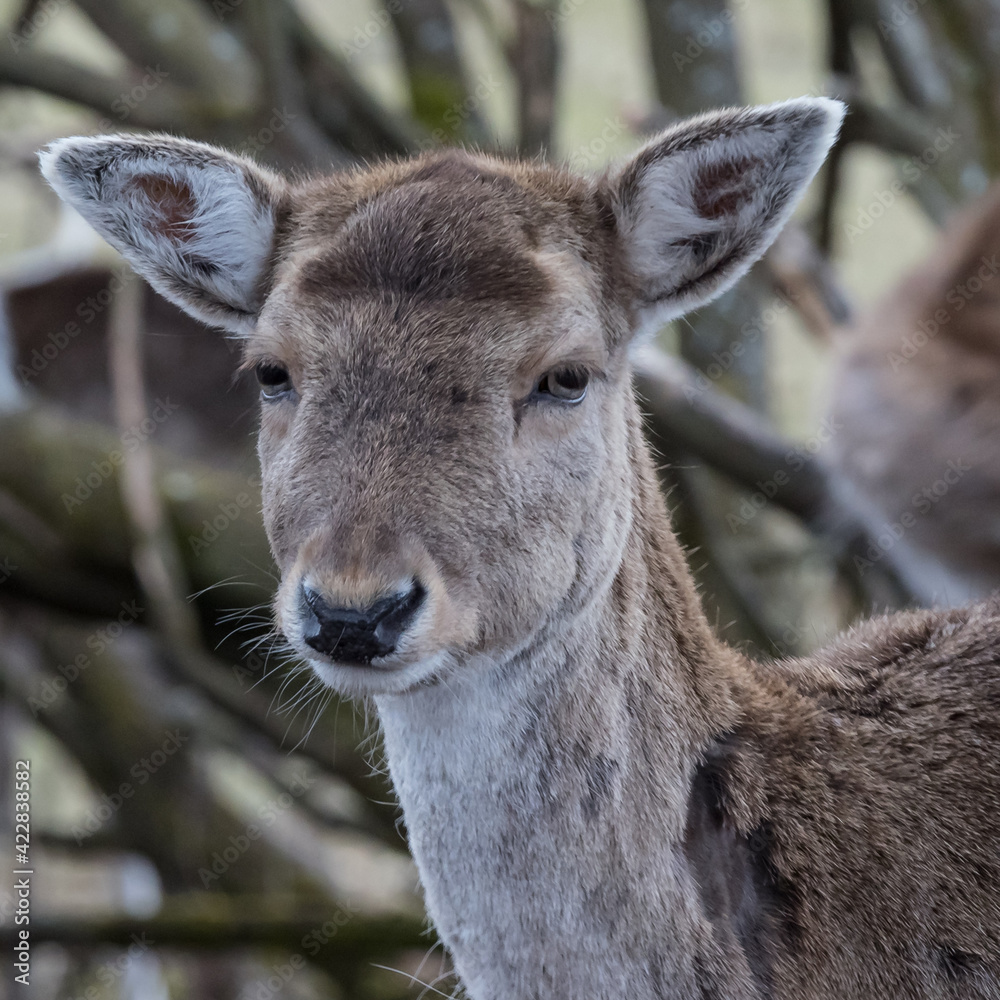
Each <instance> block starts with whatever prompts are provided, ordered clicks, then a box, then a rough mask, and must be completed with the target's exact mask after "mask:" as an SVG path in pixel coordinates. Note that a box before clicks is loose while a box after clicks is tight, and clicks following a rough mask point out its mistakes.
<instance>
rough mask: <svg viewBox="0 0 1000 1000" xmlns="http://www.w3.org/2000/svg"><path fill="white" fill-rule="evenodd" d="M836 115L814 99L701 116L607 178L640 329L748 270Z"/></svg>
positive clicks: (809, 173)
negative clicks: (632, 286) (629, 274)
mask: <svg viewBox="0 0 1000 1000" xmlns="http://www.w3.org/2000/svg"><path fill="white" fill-rule="evenodd" d="M844 110H845V108H844V105H843V104H841V103H840V101H834V100H830V99H828V98H825V97H819V98H800V99H798V100H794V101H784V102H782V103H780V104H769V105H764V106H760V107H755V108H744V109H731V110H726V111H718V112H712V113H709V114H705V115H702V116H700V117H698V118H693V119H691V120H689V121H685V122H682V123H681V124H679V125H677V126H675V127H674V128H671V129H669V130H668V131H666V132H665V133H663V134H662V135H660V136H657V137H656V138H655V139H653V140H651V141H650V142H649V143H647V144H646V145H645V146H644V147H643V148H642V149H640V150H639V152H638V153H636V154H635V155H634V156H633V157H632V158H631V159H630V160H629V161H628V162H627V163H626V164H625V165H624V166H623V167H622V168H620V169H619V170H618V171H617V173H616V174H614V175H613V176H612V177H611V178H610V182H611V196H612V203H613V205H614V211H615V216H616V218H617V223H618V228H619V232H620V234H621V237H622V240H623V243H624V249H625V254H626V258H627V262H628V265H629V270H630V272H631V273H632V275H633V277H634V279H635V281H636V299H637V301H636V307H637V308H636V311H637V314H638V316H639V321H640V323H641V325H642V326H643V327H648V326H651V325H652V324H654V323H656V324H662V323H664V322H666V321H667V320H669V319H673V318H675V317H677V316H680V315H681V314H683V313H685V312H688V311H689V310H691V309H693V308H695V307H696V306H699V305H703V304H704V303H706V302H708V301H709V300H710V299H712V298H714V297H715V296H716V295H719V294H721V293H722V292H723V291H725V290H726V289H727V288H729V287H730V286H731V285H733V284H734V283H735V282H736V281H737V280H738V279H739V278H740V277H742V276H743V274H745V273H746V271H747V270H749V268H750V266H751V264H753V263H754V261H756V260H757V259H758V258H759V257H760V256H761V255H762V254H763V253H764V251H765V250H766V249H767V248H768V246H770V244H771V243H772V241H773V240H774V238H775V237H776V236H777V235H778V233H779V232H780V230H781V228H782V226H783V225H784V224H785V222H786V221H787V220H788V217H789V216H790V215H791V213H792V210H793V209H794V207H795V205H796V203H797V202H798V200H799V198H800V196H801V195H802V193H803V191H804V190H805V188H806V187H807V185H808V184H809V182H810V181H811V180H812V179H813V177H814V176H815V174H816V172H817V170H819V167H820V165H821V164H822V162H823V160H824V159H825V158H826V154H827V152H828V151H829V149H830V147H831V146H832V145H833V143H834V142H835V140H836V138H837V133H838V131H839V129H840V123H841V121H842V119H843V116H844Z"/></svg>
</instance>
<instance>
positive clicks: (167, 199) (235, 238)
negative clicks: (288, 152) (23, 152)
mask: <svg viewBox="0 0 1000 1000" xmlns="http://www.w3.org/2000/svg"><path fill="white" fill-rule="evenodd" d="M39 159H40V161H41V167H42V173H43V174H44V175H45V177H46V179H47V180H48V181H49V183H50V184H51V185H52V187H53V188H54V189H55V190H56V192H57V193H58V194H59V195H60V197H62V198H63V199H64V200H65V201H66V202H68V203H69V204H70V205H72V206H73V207H74V208H75V209H76V210H77V211H78V212H79V213H80V214H81V215H82V216H83V217H84V218H85V219H86V220H87V221H88V222H89V223H90V224H91V225H92V226H93V227H94V228H95V229H96V230H97V231H98V232H99V233H100V234H101V235H102V236H103V237H104V238H105V239H106V240H107V241H108V242H109V243H110V244H111V245H112V246H113V247H115V249H117V250H118V251H119V252H120V253H121V254H122V255H123V256H124V257H125V258H126V259H127V260H128V261H129V263H130V264H132V266H133V267H134V268H135V269H136V271H138V272H139V273H140V274H141V275H143V277H145V278H146V279H147V280H148V281H149V282H150V284H152V285H153V287H154V288H156V289H157V290H158V291H159V292H160V293H161V294H163V295H164V296H165V297H166V298H168V299H170V300H171V301H172V302H174V303H176V304H177V305H179V306H180V307H181V308H182V309H185V310H186V311H187V312H189V313H191V314H192V315H194V316H196V317H198V318H199V319H201V320H204V321H205V322H207V323H210V324H212V325H215V326H221V327H223V328H225V329H227V330H230V331H231V332H234V333H240V334H242V333H246V332H248V331H249V330H250V329H252V328H253V326H254V324H255V322H256V317H257V313H258V311H259V309H260V306H261V302H262V298H263V293H264V290H265V288H266V285H267V283H268V277H269V274H270V271H271V268H272V245H273V242H274V233H275V225H276V219H277V215H278V213H279V209H280V206H281V204H282V200H283V198H284V197H285V191H286V186H285V182H284V181H283V180H282V179H281V178H280V177H277V176H276V175H274V174H271V173H269V172H268V171H265V170H264V169H262V168H261V167H259V166H258V165H257V164H255V163H253V162H252V161H251V160H249V159H246V158H245V157H241V156H237V155H235V154H232V153H229V152H226V151H225V150H222V149H217V148H216V147H213V146H208V145H205V144H204V143H198V142H192V141H189V140H186V139H175V138H173V137H171V136H128V135H120V136H113V135H112V136H94V137H75V138H69V139H61V140H59V141H58V142H54V143H52V144H51V145H50V146H48V147H46V148H45V149H44V150H42V152H41V153H40V154H39Z"/></svg>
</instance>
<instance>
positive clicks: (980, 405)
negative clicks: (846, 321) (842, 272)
mask: <svg viewBox="0 0 1000 1000" xmlns="http://www.w3.org/2000/svg"><path fill="white" fill-rule="evenodd" d="M984 275H985V278H986V280H985V281H981V278H982V276H984ZM928 331H929V335H928ZM836 347H837V352H836V356H837V363H836V367H835V371H834V376H833V406H832V414H831V415H832V419H833V422H834V424H835V426H838V427H839V428H840V430H838V432H837V434H836V436H835V437H834V439H833V440H832V441H831V447H830V449H829V451H830V458H831V460H832V461H833V462H834V463H835V464H836V466H837V467H838V468H839V469H840V470H841V471H842V472H843V474H844V475H845V477H846V478H847V479H848V480H849V481H850V482H851V483H852V484H853V486H854V488H855V489H856V490H857V492H858V494H859V495H860V496H861V497H862V498H863V499H864V500H865V501H867V503H869V504H870V505H871V507H872V512H871V525H872V534H873V535H875V536H876V537H877V536H878V535H880V534H883V535H884V532H885V530H886V526H887V525H896V524H900V523H901V518H904V517H907V518H912V519H913V523H912V524H911V525H905V524H904V527H906V529H907V530H906V534H905V536H904V538H903V539H902V544H900V545H898V546H893V549H894V551H893V552H892V553H891V554H893V555H899V554H900V553H906V554H911V553H910V546H911V545H912V546H913V549H912V554H911V558H910V559H909V560H905V559H904V560H902V561H901V568H902V569H903V571H904V573H905V575H906V578H907V581H908V583H909V584H910V587H911V589H912V590H913V591H914V593H916V594H917V595H918V596H919V597H920V599H921V600H922V601H923V602H926V603H931V602H934V603H948V604H953V603H961V602H963V601H966V600H969V599H971V598H972V597H973V596H987V595H988V594H990V593H991V592H992V591H993V590H994V589H995V588H997V587H1000V185H996V186H994V187H993V188H992V189H991V190H990V191H989V192H987V194H986V195H984V196H983V197H982V198H979V199H977V200H976V201H975V202H974V203H973V204H972V205H970V206H969V207H968V208H967V209H965V210H964V211H962V212H961V213H959V214H958V215H957V216H956V218H955V219H954V220H952V221H951V222H950V223H949V225H948V228H947V229H946V230H945V232H944V233H943V234H942V235H941V238H940V239H939V240H938V241H937V243H936V244H935V246H934V248H933V250H932V251H931V252H930V253H929V254H928V256H927V258H926V259H925V260H923V261H921V263H920V264H918V265H917V266H916V267H915V268H913V269H912V270H911V271H910V272H909V273H907V274H906V275H905V276H904V278H903V279H902V280H901V281H900V283H899V284H898V285H897V286H896V287H894V288H893V289H891V290H890V291H889V292H888V293H887V294H886V295H885V296H884V297H883V299H882V300H881V301H880V302H878V303H877V304H876V305H875V306H874V307H872V308H871V309H870V310H869V311H867V312H866V313H865V314H864V315H863V316H862V317H861V318H860V319H859V320H858V322H857V324H856V325H854V326H852V327H850V328H845V329H841V330H839V331H838V339H837V345H836ZM874 428H877V430H878V432H877V433H873V429H874ZM956 466H957V469H958V471H960V472H961V475H960V477H959V476H956V474H955V472H954V471H950V469H954V468H955V467H956ZM945 476H948V479H950V480H955V481H954V482H948V481H947V480H945V479H944V477H945ZM935 486H937V489H938V490H939V495H935V494H934V493H933V492H932V493H931V494H930V499H929V500H928V499H927V498H926V495H925V494H924V491H925V490H927V489H928V488H934V487H935Z"/></svg>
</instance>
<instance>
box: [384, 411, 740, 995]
mask: <svg viewBox="0 0 1000 1000" xmlns="http://www.w3.org/2000/svg"><path fill="white" fill-rule="evenodd" d="M636 434H638V430H636ZM640 448H641V445H640ZM632 469H633V472H634V473H635V477H636V478H635V483H634V489H633V491H632V496H631V498H630V502H631V504H632V512H631V513H632V517H631V521H630V527H629V528H628V529H627V537H626V539H625V544H624V546H623V550H622V558H621V563H620V565H619V567H618V570H617V572H616V573H614V574H612V575H611V577H610V578H609V580H608V581H607V583H606V585H605V586H604V587H603V588H600V589H599V590H598V591H597V592H595V593H594V594H592V595H591V598H590V603H589V605H588V606H586V607H584V608H582V609H581V610H580V611H579V613H577V614H575V615H572V616H567V617H565V618H564V619H562V620H560V621H559V622H557V623H555V624H553V625H552V626H551V627H549V628H547V629H546V630H545V631H544V632H543V634H541V635H539V636H536V637H535V638H534V640H533V641H532V642H531V643H530V644H529V645H528V646H526V648H524V649H522V650H520V651H519V652H517V653H516V654H514V655H511V656H509V657H506V658H503V659H500V658H497V659H489V658H485V657H481V658H479V659H477V660H476V661H475V662H472V661H470V662H467V663H464V664H462V665H461V668H460V669H459V670H456V671H454V673H452V674H451V675H449V677H448V678H447V680H446V681H443V682H441V683H439V684H436V685H433V686H430V687H427V688H422V689H419V690H417V691H413V692H410V693H407V694H405V695H392V696H379V697H378V699H377V705H378V709H379V715H380V719H381V722H382V725H383V731H384V739H385V747H386V753H387V757H388V762H389V769H390V772H391V775H392V779H393V782H394V785H395V788H396V791H397V793H398V795H399V800H400V803H401V805H402V807H403V812H404V816H405V820H406V824H407V829H408V833H409V840H410V846H411V849H412V851H413V855H414V857H415V859H416V861H417V865H418V867H419V869H420V874H421V881H422V883H423V886H424V889H425V893H426V900H427V906H428V910H429V912H430V914H431V916H432V918H433V920H434V923H435V925H436V927H437V930H438V932H439V933H440V934H441V936H442V939H443V940H444V942H445V943H446V944H447V945H448V947H449V948H450V950H451V951H452V954H453V955H454V957H455V960H456V963H457V966H458V970H459V973H460V974H461V976H462V979H463V982H464V983H465V984H466V986H467V988H468V989H469V990H470V993H471V995H472V996H473V997H475V998H476V1000H490V998H497V1000H499V998H501V997H503V998H510V997H527V996H533V997H537V998H538V1000H543V998H555V997H559V998H562V1000H566V998H576V997H579V998H584V997H586V998H589V1000H598V998H603V997H608V998H611V997H621V996H629V997H632V998H635V1000H642V998H646V997H649V998H652V997H657V996H664V995H669V996H675V995H676V996H678V997H682V996H687V995H688V993H689V992H691V995H694V993H693V990H694V983H695V981H696V975H697V973H696V970H695V968H694V965H695V964H696V963H695V960H694V956H693V952H692V951H691V950H690V949H687V950H686V953H685V949H683V948H679V947H676V946H675V945H670V944H668V942H675V943H676V942H683V941H685V940H691V939H692V936H695V937H696V936H697V933H698V932H697V930H696V928H697V926H698V925H699V924H698V922H699V918H698V915H697V909H698V904H697V899H696V892H695V890H694V888H693V885H692V881H691V877H690V875H689V873H688V872H687V869H686V864H685V861H684V855H683V849H682V844H683V839H684V833H685V823H686V818H687V803H688V798H689V794H690V787H691V779H692V774H693V772H694V768H695V766H696V764H697V760H698V757H699V751H700V748H702V747H703V746H704V744H705V743H706V742H707V741H708V740H709V739H710V738H711V736H712V734H713V733H715V732H719V731H721V730H723V729H725V728H726V727H727V725H729V724H730V723H731V721H732V720H733V719H734V718H735V716H736V709H735V707H734V705H733V704H732V696H731V694H730V692H731V690H732V685H731V684H729V683H728V680H727V675H728V673H729V671H730V670H731V669H732V666H731V665H732V663H733V656H734V654H733V653H732V652H731V651H730V650H728V649H727V648H726V647H724V646H722V645H721V644H719V643H718V642H717V641H716V640H715V639H714V638H713V637H712V635H711V632H710V630H709V628H708V625H707V622H706V621H705V619H704V617H703V614H702V612H701V609H700V607H699V604H698V601H697V596H696V594H695V590H694V586H693V582H692V581H691V578H690V575H689V572H688V569H687V567H686V565H685V563H684V561H683V557H682V554H681V551H680V547H679V545H678V543H677V541H676V539H675V538H674V536H673V534H672V532H671V531H670V528H669V524H668V519H667V515H666V511H665V509H664V506H663V502H662V499H661V497H660V495H659V493H658V490H657V484H656V482H655V478H654V473H653V471H652V468H651V464H650V463H649V461H648V459H647V458H646V456H645V452H644V451H642V450H640V451H639V452H638V453H637V455H636V456H634V461H633V463H632ZM651 914H652V915H654V919H651V918H650V915H651ZM539 984H547V985H546V987H545V988H543V989H540V988H539Z"/></svg>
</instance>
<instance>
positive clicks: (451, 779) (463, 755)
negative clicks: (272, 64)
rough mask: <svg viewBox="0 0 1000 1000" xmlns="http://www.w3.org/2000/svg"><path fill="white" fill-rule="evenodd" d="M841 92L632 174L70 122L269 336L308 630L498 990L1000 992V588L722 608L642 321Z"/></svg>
mask: <svg viewBox="0 0 1000 1000" xmlns="http://www.w3.org/2000/svg"><path fill="white" fill-rule="evenodd" d="M842 113H843V107H842V105H840V104H839V103H836V102H833V101H828V100H823V99H814V100H808V99H803V100H798V101H790V102H787V103H784V104H778V105H771V106H767V107H763V108H755V109H745V110H735V111H723V112H718V113H714V114H709V115H705V116H703V117H701V118H698V119H694V120H692V121H690V122H686V123H682V124H681V125H679V126H677V127H676V128H673V129H671V130H670V131H668V132H666V133H664V134H662V135H660V136H658V137H657V138H655V139H653V140H652V141H650V142H649V143H648V144H647V145H645V146H644V147H643V148H642V149H640V150H639V151H638V153H636V154H635V156H634V157H632V158H631V159H630V160H629V161H628V162H627V163H625V164H624V165H623V166H622V167H621V168H620V169H618V170H616V171H614V172H612V173H610V174H608V175H605V176H602V177H599V178H594V179H591V178H581V177H577V176H574V175H572V174H570V173H568V172H566V171H564V170H562V169H559V168H557V167H550V166H545V165H543V164H541V163H538V162H530V163H519V162H508V161H504V160H500V159H495V158H492V157H488V156H483V155H476V154H471V153H462V152H447V153H433V154H428V155H425V156H422V157H419V158H417V159H415V160H412V161H406V162H401V163H390V164H384V165H381V166H375V167H372V168H368V169H364V170H359V171H356V172H353V173H347V174H340V175H334V176H332V177H329V178H325V179H319V180H312V181H307V182H304V183H299V184H291V183H288V182H286V181H284V180H282V179H281V178H278V177H276V176H274V175H271V174H268V173H266V172H264V171H262V170H261V169H260V168H258V167H256V166H255V165H254V164H252V163H250V162H249V161H247V160H244V159H241V158H238V157H234V156H231V155H229V154H227V153H225V152H223V151H221V150H217V149H213V148H210V147H206V146H203V145H199V144H195V143H190V142H185V141H183V140H178V139H172V138H168V137H102V138H78V139H67V140H62V141H60V142H57V143H55V144H53V145H52V146H51V147H50V148H49V149H48V150H47V151H46V152H45V153H44V154H43V169H44V171H45V175H46V176H47V177H48V178H49V180H50V181H51V183H52V184H53V186H54V187H55V188H56V190H57V191H58V192H59V193H60V194H61V195H62V197H63V198H65V199H66V200H67V201H69V202H70V203H71V204H73V205H74V206H76V207H77V208H78V209H79V211H80V212H81V213H82V214H83V215H84V216H85V218H87V219H88V220H89V221H90V222H91V223H92V224H93V225H94V226H95V228H96V229H97V230H98V231H99V232H100V233H102V234H103V235H104V236H105V237H106V238H107V239H108V240H109V241H110V242H111V243H112V244H113V245H115V246H116V247H118V248H119V249H120V250H121V251H122V252H123V253H124V254H125V255H126V256H127V257H128V258H129V259H130V260H131V261H132V262H133V264H134V266H135V267H136V268H137V269H138V270H139V271H140V272H141V273H143V274H144V275H145V276H146V277H147V278H149V280H150V281H151V282H152V283H153V284H154V285H155V286H156V287H157V288H158V289H160V291H161V292H163V293H164V294H165V295H166V296H167V297H169V298H171V299H172V300H173V301H175V302H177V303H179V304H181V305H182V306H184V307H185V308H187V309H188V310H189V311H190V312H191V313H192V314H194V315H196V316H199V317H201V318H202V319H204V320H206V321H207V322H209V323H213V324H216V325H219V326H222V327H224V328H226V329H228V330H229V331H230V332H232V333H235V334H237V335H238V336H240V337H242V338H244V340H245V345H244V346H245V352H246V366H247V367H248V368H251V369H253V370H254V371H255V372H256V373H257V377H258V379H259V381H260V383H261V395H262V420H261V432H260V438H259V453H260V458H261V463H262V474H263V484H264V488H263V492H264V520H265V524H266V526H267V530H268V534H269V538H270V541H271V545H272V549H273V552H274V556H275V559H276V561H277V563H278V566H279V567H280V570H281V575H282V580H281V584H280V589H279V593H278V596H277V600H276V617H277V620H278V624H279V627H280V629H281V630H282V632H283V633H284V635H285V637H286V638H287V640H288V642H289V643H290V645H291V646H292V647H293V648H294V649H295V650H296V651H297V652H298V653H299V654H301V655H302V656H303V657H304V658H305V659H306V660H307V661H308V662H309V663H310V664H311V666H312V667H313V669H314V670H315V672H316V674H317V675H318V676H319V677H320V678H322V679H323V680H324V681H325V682H326V683H327V684H329V685H331V686H332V687H333V688H335V689H336V690H338V691H340V692H341V693H343V694H346V695H350V696H353V697H371V698H373V699H374V701H375V704H376V706H377V708H378V713H379V718H380V720H381V724H382V727H383V730H384V735H385V745H386V750H387V755H388V762H389V767H390V770H391V774H392V779H393V781H394V784H395V787H396V790H397V792H398V794H399V798H400V802H401V804H402V807H403V811H404V814H405V818H406V824H407V831H408V834H409V838H410V846H411V849H412V851H413V855H414V857H415V859H416V861H417V865H418V866H419V869H420V873H421V879H422V882H423V885H424V888H425V892H426V900H427V906H428V910H429V912H430V914H431V917H432V918H433V920H434V923H435V926H436V927H437V930H438V931H439V933H440V934H441V937H442V938H443V940H444V942H445V943H446V944H447V945H448V947H449V948H450V949H451V951H452V953H453V955H454V958H455V962H456V965H457V968H458V971H459V973H460V975H461V978H462V981H463V983H464V985H465V987H466V988H467V990H468V992H469V994H470V995H471V996H473V997H475V998H476V1000H515V998H516V1000H521V998H529V997H531V998H535V1000H555V998H562V1000H582V998H587V1000H620V998H623V997H628V998H630V1000H653V998H664V997H671V998H678V1000H680V998H683V1000H710V998H711V1000H750V998H765V997H766V998H781V1000H810V998H812V1000H820V998H829V1000H833V998H837V1000H846V998H854V1000H862V998H863V1000H870V998H871V997H884V998H893V1000H917V998H931V997H934V998H941V997H955V998H958V997H962V998H973V997H980V998H987V997H989V998H992V1000H996V998H998V997H1000V808H998V807H1000V752H998V751H1000V718H998V713H1000V662H998V661H1000V634H998V626H1000V608H998V606H997V605H996V604H995V603H993V604H984V605H980V606H977V607H972V608H969V609H967V610H964V611H955V612H920V613H911V614H905V615H900V616H897V617H894V618H886V619H880V620H876V621H871V622H868V623H867V624H865V625H863V626H861V627H859V628H857V629H856V630H855V631H854V632H853V633H852V634H850V635H848V636H846V637H845V638H843V639H842V640H840V641H839V642H838V643H836V644H835V645H833V646H832V647H830V648H828V649H827V650H825V651H823V652H821V653H819V654H817V655H815V656H814V657H812V658H811V659H809V660H801V661H786V662H782V663H776V664H767V665H762V664H758V663H754V662H752V661H751V660H750V659H748V658H747V657H746V656H744V655H743V654H742V653H740V652H738V651H737V650H735V649H732V648H729V647H727V646H726V645H724V644H723V643H721V642H720V641H719V640H718V638H717V637H716V636H715V635H714V633H713V632H712V630H711V629H710V627H709V625H708V622H707V620H706V618H705V616H704V614H703V612H702V610H701V607H700V604H699V601H698V597H697V594H696V592H695V588H694V584H693V582H692V578H691V575H690V571H689V569H688V567H687V565H686V563H685V559H684V555H683V553H682V551H681V549H680V546H679V545H678V543H677V540H676V538H675V536H674V535H673V533H672V531H671V528H670V523H669V519H668V516H667V512H666V507H665V504H664V501H663V498H662V497H661V495H660V493H659V491H658V488H657V481H656V477H655V474H654V467H653V462H652V459H651V457H650V455H649V453H648V450H647V447H646V445H645V443H644V441H643V438H642V433H641V426H642V418H641V414H640V411H639V408H638V406H637V403H636V400H635V398H634V396H633V393H632V386H631V370H630V364H629V360H628V352H629V346H630V344H631V343H632V342H633V341H634V338H635V336H636V334H637V331H639V330H640V329H641V328H645V327H652V328H655V327H656V326H657V325H658V324H659V323H661V322H663V321H664V320H665V319H667V318H670V317H674V316H678V315H680V314H682V313H683V312H685V311H687V310H690V309H692V308H695V307H697V306H698V305H699V304H702V303H704V302H706V301H708V300H709V299H710V298H712V297H713V296H714V295H716V294H718V293H719V292H720V291H722V290H723V289H725V288H727V287H729V286H730V285H731V284H732V283H733V282H735V281H736V280H737V279H738V278H739V276H740V275H741V274H742V273H744V272H745V271H746V269H747V268H748V267H749V265H750V264H751V263H752V262H753V261H754V260H755V259H756V258H758V257H759V256H760V255H761V253H763V251H764V250H765V249H766V247H767V246H768V244H769V243H770V242H771V241H772V240H773V239H774V237H775V236H776V234H777V232H778V231H779V229H780V228H781V226H782V225H783V224H784V222H785V221H786V220H787V218H788V216H789V214H790V212H791V211H792V208H793V206H794V204H795V202H796V201H797V199H798V197H799V195H800V194H801V192H802V191H803V189H804V188H805V187H806V185H807V184H808V183H809V182H810V180H811V179H812V177H813V176H814V174H815V172H816V170H817V169H818V168H819V165H820V163H821V162H822V160H823V158H824V156H825V155H826V152H827V150H828V149H829V147H830V145H831V144H832V142H833V141H834V138H835V136H836V133H837V129H838V126H839V123H840V120H841V116H842Z"/></svg>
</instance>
